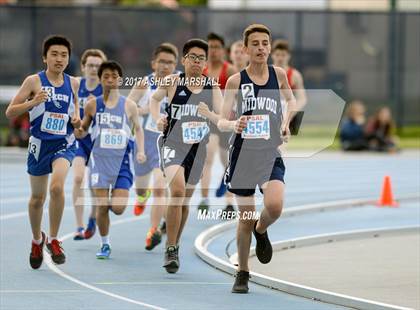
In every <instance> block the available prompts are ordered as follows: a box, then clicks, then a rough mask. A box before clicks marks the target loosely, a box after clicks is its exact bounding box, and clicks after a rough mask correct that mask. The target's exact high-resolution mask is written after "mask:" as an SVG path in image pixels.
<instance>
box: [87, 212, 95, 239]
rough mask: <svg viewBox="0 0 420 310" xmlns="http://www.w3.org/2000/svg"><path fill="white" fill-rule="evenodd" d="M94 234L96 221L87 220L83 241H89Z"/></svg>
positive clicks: (93, 219)
mask: <svg viewBox="0 0 420 310" xmlns="http://www.w3.org/2000/svg"><path fill="white" fill-rule="evenodd" d="M95 232H96V219H95V218H93V217H90V218H89V222H88V225H87V227H86V230H85V234H84V237H85V239H90V238H92V236H93V235H94V234H95Z"/></svg>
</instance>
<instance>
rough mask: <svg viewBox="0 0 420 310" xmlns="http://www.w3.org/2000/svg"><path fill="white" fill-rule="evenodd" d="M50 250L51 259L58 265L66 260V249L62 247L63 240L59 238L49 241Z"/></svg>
mask: <svg viewBox="0 0 420 310" xmlns="http://www.w3.org/2000/svg"><path fill="white" fill-rule="evenodd" d="M47 249H48V252H50V254H51V259H52V261H53V262H54V263H56V264H57V265H60V264H64V263H65V262H66V256H65V255H64V250H63V248H62V247H61V242H60V241H58V240H57V239H54V240H52V241H51V243H48V242H47Z"/></svg>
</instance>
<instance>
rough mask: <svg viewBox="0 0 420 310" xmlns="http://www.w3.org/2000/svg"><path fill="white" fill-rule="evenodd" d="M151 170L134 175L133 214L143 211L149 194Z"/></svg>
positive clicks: (139, 213) (137, 214)
mask: <svg viewBox="0 0 420 310" xmlns="http://www.w3.org/2000/svg"><path fill="white" fill-rule="evenodd" d="M150 176H151V172H149V173H147V174H145V175H142V176H136V180H135V184H136V202H135V203H134V215H136V216H139V215H141V214H142V213H143V212H144V209H145V208H146V203H147V200H148V198H149V196H150V195H151V192H150V190H149V188H148V187H149V182H150Z"/></svg>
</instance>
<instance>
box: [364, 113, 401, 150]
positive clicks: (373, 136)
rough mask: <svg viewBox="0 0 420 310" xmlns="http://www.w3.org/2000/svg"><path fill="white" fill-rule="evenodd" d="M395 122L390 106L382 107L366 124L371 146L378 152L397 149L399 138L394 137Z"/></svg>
mask: <svg viewBox="0 0 420 310" xmlns="http://www.w3.org/2000/svg"><path fill="white" fill-rule="evenodd" d="M394 132H395V123H394V121H393V120H392V115H391V110H390V109H389V108H388V107H382V108H380V109H379V110H378V111H377V112H376V113H375V115H374V116H372V117H371V118H370V119H369V120H368V122H367V125H366V136H367V139H368V141H369V148H370V149H371V150H374V151H378V152H395V151H397V150H398V149H397V143H396V142H397V138H396V137H393V133H394Z"/></svg>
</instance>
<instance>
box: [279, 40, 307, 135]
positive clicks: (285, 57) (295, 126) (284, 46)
mask: <svg viewBox="0 0 420 310" xmlns="http://www.w3.org/2000/svg"><path fill="white" fill-rule="evenodd" d="M291 57H292V55H291V52H290V47H289V43H288V42H287V41H286V40H276V41H274V42H273V52H272V53H271V59H272V60H273V65H274V66H276V67H280V68H283V69H284V70H285V71H286V75H287V81H288V82H289V85H290V88H291V89H292V90H293V94H294V95H295V97H296V111H303V108H304V106H305V105H306V101H307V98H306V92H305V86H304V85H303V77H302V74H301V73H300V72H299V71H298V70H297V69H296V68H293V67H291V66H290V65H289V63H290V58H291ZM302 118H303V112H295V113H294V114H293V118H292V120H291V122H290V131H291V132H292V134H297V133H298V130H299V127H300V124H301V123H302Z"/></svg>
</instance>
